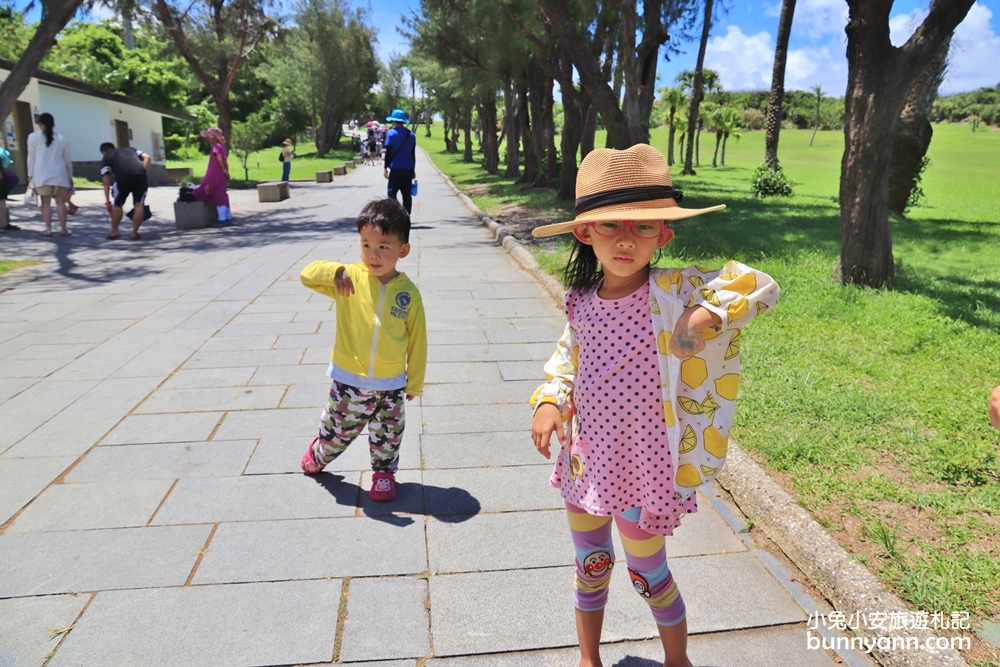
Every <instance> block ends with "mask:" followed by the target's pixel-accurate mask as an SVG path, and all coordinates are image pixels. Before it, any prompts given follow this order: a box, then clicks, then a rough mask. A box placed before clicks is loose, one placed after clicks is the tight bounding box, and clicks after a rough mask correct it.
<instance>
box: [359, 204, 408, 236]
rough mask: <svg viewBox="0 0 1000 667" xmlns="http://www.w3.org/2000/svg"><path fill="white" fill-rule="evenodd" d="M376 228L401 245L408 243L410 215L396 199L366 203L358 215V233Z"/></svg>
mask: <svg viewBox="0 0 1000 667" xmlns="http://www.w3.org/2000/svg"><path fill="white" fill-rule="evenodd" d="M365 227H377V228H378V229H380V230H381V231H382V233H383V234H391V235H393V236H395V237H396V238H398V239H399V240H400V241H402V242H403V243H409V242H410V214H409V213H407V212H406V209H405V208H403V205H402V204H400V203H399V201H397V200H396V199H389V198H384V199H376V200H375V201H370V202H368V203H367V204H366V205H365V207H364V208H363V209H361V213H360V214H359V215H358V231H359V232H360V231H361V230H362V229H364V228H365Z"/></svg>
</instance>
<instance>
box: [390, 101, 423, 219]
mask: <svg viewBox="0 0 1000 667" xmlns="http://www.w3.org/2000/svg"><path fill="white" fill-rule="evenodd" d="M386 120H387V121H389V122H390V123H392V129H391V130H389V132H387V133H386V135H385V168H384V169H383V170H382V175H383V176H385V177H386V178H388V179H389V199H395V198H396V193H397V192H401V193H402V194H403V207H404V208H406V212H407V214H409V213H410V211H412V210H413V196H412V195H411V194H410V189H411V188H412V187H413V179H415V178H416V177H417V172H416V167H417V136H416V135H415V134H413V133H412V132H410V131H409V130H408V129H406V124H407V123H409V122H410V118H409V116H407V115H406V112H405V111H403V110H402V109H393V110H392V115H391V116H389V117H388V118H386Z"/></svg>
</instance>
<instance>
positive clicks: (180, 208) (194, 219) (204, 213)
mask: <svg viewBox="0 0 1000 667" xmlns="http://www.w3.org/2000/svg"><path fill="white" fill-rule="evenodd" d="M218 217H219V214H218V211H216V209H215V207H214V206H210V205H209V204H206V203H205V202H201V201H175V202H174V224H175V225H176V227H177V229H204V228H205V227H211V226H212V225H214V224H215V221H216V220H217V219H218Z"/></svg>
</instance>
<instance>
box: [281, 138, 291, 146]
mask: <svg viewBox="0 0 1000 667" xmlns="http://www.w3.org/2000/svg"><path fill="white" fill-rule="evenodd" d="M281 145H282V146H291V145H292V140H291V139H285V140H284V141H282V142H281Z"/></svg>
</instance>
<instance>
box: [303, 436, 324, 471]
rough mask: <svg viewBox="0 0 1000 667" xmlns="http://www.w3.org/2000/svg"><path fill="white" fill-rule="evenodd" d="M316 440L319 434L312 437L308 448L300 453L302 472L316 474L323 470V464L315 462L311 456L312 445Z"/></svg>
mask: <svg viewBox="0 0 1000 667" xmlns="http://www.w3.org/2000/svg"><path fill="white" fill-rule="evenodd" d="M317 440H319V436H316V437H315V438H313V441H312V442H310V443H309V449H307V450H306V453H305V454H303V455H302V464H301V465H302V472H304V473H305V474H307V475H316V474H319V473H321V472H323V466H321V465H320V464H318V463H316V458H315V457H314V456H313V447H314V446H315V445H316V441H317Z"/></svg>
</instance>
